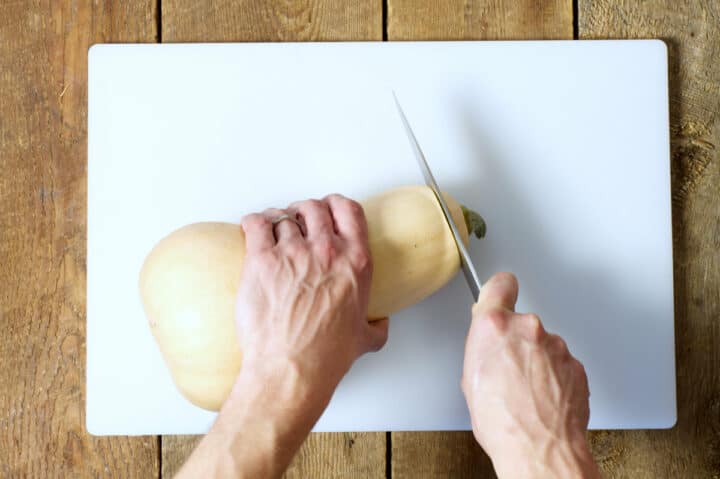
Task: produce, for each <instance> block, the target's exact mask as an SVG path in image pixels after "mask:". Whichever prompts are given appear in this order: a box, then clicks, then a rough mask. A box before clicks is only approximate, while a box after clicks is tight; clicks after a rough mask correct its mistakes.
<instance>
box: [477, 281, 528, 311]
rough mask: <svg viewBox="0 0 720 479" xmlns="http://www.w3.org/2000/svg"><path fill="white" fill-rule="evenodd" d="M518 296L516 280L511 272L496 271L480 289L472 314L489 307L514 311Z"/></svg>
mask: <svg viewBox="0 0 720 479" xmlns="http://www.w3.org/2000/svg"><path fill="white" fill-rule="evenodd" d="M517 297H518V281H517V278H515V275H513V274H512V273H496V274H495V275H494V276H493V277H492V278H490V279H489V280H488V281H487V282H486V283H485V284H484V285H483V287H482V288H481V289H480V295H479V296H478V301H477V303H476V304H475V305H474V306H473V314H474V313H476V312H482V311H488V310H491V309H505V310H509V311H515V302H516V301H517Z"/></svg>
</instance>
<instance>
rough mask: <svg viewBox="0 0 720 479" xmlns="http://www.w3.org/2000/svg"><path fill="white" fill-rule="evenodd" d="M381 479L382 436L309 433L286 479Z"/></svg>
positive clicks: (383, 463) (382, 476)
mask: <svg viewBox="0 0 720 479" xmlns="http://www.w3.org/2000/svg"><path fill="white" fill-rule="evenodd" d="M307 477H318V478H320V477H322V478H328V479H329V478H348V479H351V478H360V477H361V478H368V479H375V478H384V477H385V433H382V432H381V433H373V432H352V433H351V432H343V433H313V434H311V435H310V437H309V438H308V440H307V441H305V444H303V447H302V448H301V449H300V452H298V454H297V456H295V459H294V460H293V462H292V464H290V468H288V470H287V473H286V474H285V478H286V479H304V478H307Z"/></svg>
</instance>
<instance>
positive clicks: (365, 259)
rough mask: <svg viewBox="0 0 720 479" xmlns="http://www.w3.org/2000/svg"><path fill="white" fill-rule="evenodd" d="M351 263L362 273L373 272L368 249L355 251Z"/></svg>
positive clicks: (351, 256)
mask: <svg viewBox="0 0 720 479" xmlns="http://www.w3.org/2000/svg"><path fill="white" fill-rule="evenodd" d="M350 261H351V262H352V265H353V266H354V267H355V268H356V269H358V270H360V271H372V268H373V262H372V256H371V255H370V251H368V250H367V248H360V249H356V250H355V251H353V252H352V253H351V255H350Z"/></svg>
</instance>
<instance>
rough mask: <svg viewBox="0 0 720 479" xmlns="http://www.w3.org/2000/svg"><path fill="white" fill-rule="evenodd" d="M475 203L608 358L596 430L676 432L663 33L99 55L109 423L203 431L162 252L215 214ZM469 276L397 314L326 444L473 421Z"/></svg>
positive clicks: (326, 419)
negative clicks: (405, 193)
mask: <svg viewBox="0 0 720 479" xmlns="http://www.w3.org/2000/svg"><path fill="white" fill-rule="evenodd" d="M391 89H395V91H396V92H397V94H398V97H399V98H400V101H401V103H402V105H403V107H404V109H405V111H406V113H407V115H408V117H409V120H410V122H411V124H412V126H413V128H414V130H415V133H416V135H417V137H418V139H419V141H420V143H421V145H422V147H423V149H424V150H425V154H426V156H427V158H428V161H429V163H430V165H431V167H432V168H433V170H434V172H435V175H436V178H437V180H438V182H439V183H440V185H441V187H443V188H444V189H446V190H447V191H449V192H450V193H451V194H453V195H454V196H455V197H456V198H458V199H459V200H461V201H462V202H463V203H465V204H467V205H469V206H471V207H473V208H475V209H477V210H478V211H479V212H480V213H481V214H482V215H483V216H484V217H485V219H486V220H487V224H488V235H487V238H486V239H485V240H483V241H474V242H473V243H472V245H471V247H470V250H471V252H472V256H473V259H474V261H475V263H476V265H477V267H478V269H479V273H480V275H481V277H482V279H483V280H484V279H487V278H488V277H489V276H490V275H491V274H492V273H493V272H495V271H498V270H510V271H513V272H515V273H516V274H517V276H518V277H519V279H520V284H521V291H520V299H519V302H518V309H519V310H521V311H534V312H537V313H539V314H540V315H541V316H542V318H543V320H544V322H545V324H546V327H547V328H548V329H549V330H550V331H554V332H556V333H559V334H561V335H562V336H563V337H565V338H566V340H567V342H568V344H569V346H570V349H571V351H572V352H573V353H574V354H575V355H576V356H577V357H578V358H580V359H581V360H582V361H583V363H584V364H585V366H586V368H587V372H588V375H589V380H590V390H591V394H592V396H591V398H590V405H591V410H592V412H591V420H590V425H591V427H592V428H664V427H670V426H671V425H673V424H674V422H675V418H676V406H675V366H674V337H673V285H672V243H671V218H670V175H669V146H668V145H669V139H668V90H667V52H666V49H665V46H664V44H663V43H661V42H660V41H600V42H587V41H584V42H577V41H574V42H573V41H568V42H456V43H351V44H347V43H346V44H343V43H333V44H328V43H325V44H322V43H320V44H224V45H190V44H186V45H99V46H95V47H93V48H92V49H91V50H90V54H89V92H88V96H89V115H88V123H89V125H88V135H89V139H88V148H89V158H88V183H89V184H88V264H87V267H88V270H87V273H88V275H87V278H88V285H87V294H88V302H87V315H88V317H87V428H88V430H89V431H90V432H91V433H93V434H160V433H163V434H173V433H202V432H205V431H206V430H207V429H208V426H209V425H210V424H211V422H212V421H213V418H214V414H213V413H210V412H207V411H203V410H202V409H199V408H196V407H195V406H193V405H191V404H190V403H189V402H187V401H186V400H185V399H184V398H183V397H182V396H181V395H180V394H179V393H178V392H177V390H176V389H175V387H174V386H173V384H172V382H171V379H170V376H169V374H168V371H167V370H166V367H165V365H164V363H163V361H162V358H161V356H160V353H159V352H158V349H157V347H156V346H155V343H154V340H153V338H152V336H151V334H150V331H149V328H148V327H147V325H146V319H145V317H144V314H143V311H142V307H141V304H140V299H139V297H138V288H137V278H138V272H139V270H140V267H141V264H142V261H143V259H144V258H145V255H146V254H147V253H148V252H149V251H150V249H151V248H152V247H153V245H154V244H155V243H156V242H157V241H158V240H159V239H160V238H162V237H163V236H164V235H166V234H168V233H169V232H171V231H172V230H174V229H176V228H178V227H180V226H182V225H185V224H187V223H192V222H196V221H208V220H214V221H218V220H221V221H230V222H237V221H239V219H240V217H241V216H242V215H243V214H244V213H248V212H251V211H255V210H259V209H263V208H266V207H269V206H284V205H286V204H287V203H289V202H290V201H292V200H296V199H300V198H307V197H313V196H314V197H318V196H321V195H324V194H327V193H330V192H333V191H338V192H342V193H344V194H346V195H349V196H352V197H356V198H363V197H365V196H368V195H371V194H374V193H377V192H379V191H382V190H384V189H386V188H391V187H394V186H398V185H403V184H408V183H422V177H421V175H420V173H419V171H418V168H417V165H416V163H415V159H414V158H413V156H412V153H411V150H410V148H409V146H408V142H407V138H406V136H405V132H404V131H403V129H402V126H401V123H400V120H399V119H398V115H397V112H396V111H395V106H394V104H393V101H392V95H391ZM470 299H471V298H470V295H469V293H468V289H467V286H466V285H465V282H464V280H463V279H462V277H461V276H460V275H458V276H457V277H456V278H455V279H454V280H453V281H452V282H451V283H450V284H449V285H448V286H447V287H445V288H444V289H442V290H441V291H439V292H438V293H437V294H435V295H434V296H433V297H431V298H430V299H428V300H426V301H424V302H422V303H421V304H418V305H416V306H414V307H412V308H410V309H408V310H406V311H403V312H401V313H398V314H397V315H395V316H394V317H393V318H392V319H391V326H390V339H389V341H388V343H387V346H386V347H385V349H383V350H382V351H381V352H379V353H377V354H373V355H368V356H366V357H363V358H361V359H360V360H359V361H358V362H357V363H356V364H355V366H353V368H352V370H351V371H350V373H349V374H348V375H347V377H346V378H345V379H344V380H343V381H342V383H341V384H340V387H339V388H338V390H337V392H336V394H335V396H334V397H333V399H332V402H331V403H330V406H329V407H328V409H327V411H326V412H325V414H324V415H323V416H322V418H321V419H320V421H319V422H318V423H317V425H316V427H315V430H317V431H351V430H439V429H468V428H469V419H468V413H467V411H466V408H465V402H464V400H463V396H462V394H461V392H460V388H459V381H460V373H461V364H462V356H463V346H464V338H465V334H466V331H467V328H468V325H469V310H470Z"/></svg>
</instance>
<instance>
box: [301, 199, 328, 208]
mask: <svg viewBox="0 0 720 479" xmlns="http://www.w3.org/2000/svg"><path fill="white" fill-rule="evenodd" d="M305 208H306V209H307V210H308V211H319V210H324V209H327V205H326V204H325V202H323V201H321V200H318V199H314V198H313V199H309V200H307V201H305Z"/></svg>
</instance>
